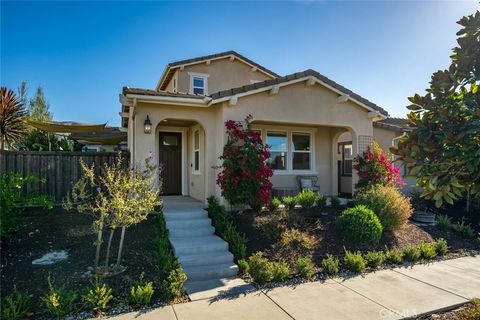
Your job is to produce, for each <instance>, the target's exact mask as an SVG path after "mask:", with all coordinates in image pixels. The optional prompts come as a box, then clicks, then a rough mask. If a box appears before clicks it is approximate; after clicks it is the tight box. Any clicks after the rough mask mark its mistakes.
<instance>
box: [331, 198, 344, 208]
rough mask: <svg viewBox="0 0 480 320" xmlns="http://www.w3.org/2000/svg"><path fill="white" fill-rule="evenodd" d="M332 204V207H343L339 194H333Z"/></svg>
mask: <svg viewBox="0 0 480 320" xmlns="http://www.w3.org/2000/svg"><path fill="white" fill-rule="evenodd" d="M330 205H331V206H332V208H335V209H341V208H342V205H341V203H340V199H339V198H338V197H337V196H332V197H331V198H330Z"/></svg>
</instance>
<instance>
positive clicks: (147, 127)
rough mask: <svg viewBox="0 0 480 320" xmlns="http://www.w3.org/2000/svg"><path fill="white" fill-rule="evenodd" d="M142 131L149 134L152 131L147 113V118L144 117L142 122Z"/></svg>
mask: <svg viewBox="0 0 480 320" xmlns="http://www.w3.org/2000/svg"><path fill="white" fill-rule="evenodd" d="M143 131H144V132H145V133H146V134H150V133H151V132H152V122H151V121H150V118H149V117H148V114H147V119H145V122H144V123H143Z"/></svg>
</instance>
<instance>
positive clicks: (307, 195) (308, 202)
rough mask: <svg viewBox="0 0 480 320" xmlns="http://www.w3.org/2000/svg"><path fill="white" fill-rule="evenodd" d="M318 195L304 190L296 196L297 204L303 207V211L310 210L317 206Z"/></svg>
mask: <svg viewBox="0 0 480 320" xmlns="http://www.w3.org/2000/svg"><path fill="white" fill-rule="evenodd" d="M316 198H317V195H316V194H315V192H314V191H312V190H302V192H300V193H299V194H297V195H296V196H295V200H296V201H295V202H296V203H297V204H299V205H301V206H302V208H303V209H307V210H308V209H310V208H312V207H313V205H314V204H315V201H316Z"/></svg>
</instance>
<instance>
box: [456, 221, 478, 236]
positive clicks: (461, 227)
mask: <svg viewBox="0 0 480 320" xmlns="http://www.w3.org/2000/svg"><path fill="white" fill-rule="evenodd" d="M457 232H458V233H459V234H460V235H461V236H462V237H463V238H465V239H471V238H473V237H474V236H475V231H473V228H472V226H471V225H470V224H466V223H465V221H464V220H463V219H462V221H461V222H460V223H458V224H457Z"/></svg>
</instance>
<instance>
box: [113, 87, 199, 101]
mask: <svg viewBox="0 0 480 320" xmlns="http://www.w3.org/2000/svg"><path fill="white" fill-rule="evenodd" d="M122 93H123V95H126V94H138V95H144V96H159V97H179V98H197V99H204V98H205V96H204V95H201V94H190V93H183V92H176V93H174V92H168V91H163V90H161V91H157V90H149V89H141V88H129V87H123V89H122Z"/></svg>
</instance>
